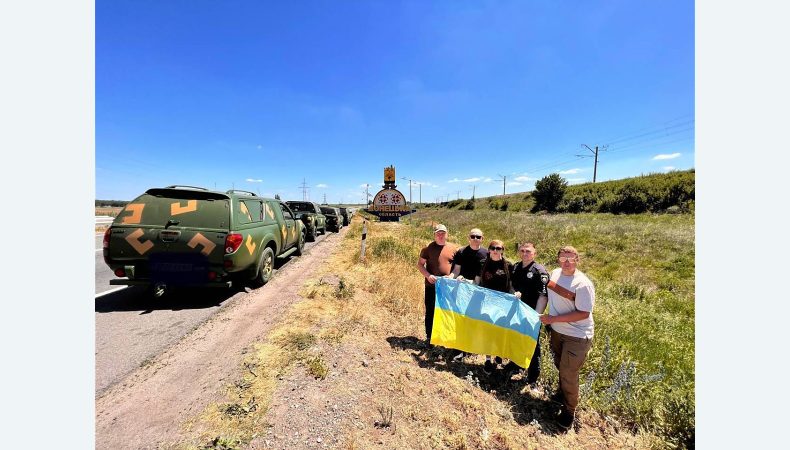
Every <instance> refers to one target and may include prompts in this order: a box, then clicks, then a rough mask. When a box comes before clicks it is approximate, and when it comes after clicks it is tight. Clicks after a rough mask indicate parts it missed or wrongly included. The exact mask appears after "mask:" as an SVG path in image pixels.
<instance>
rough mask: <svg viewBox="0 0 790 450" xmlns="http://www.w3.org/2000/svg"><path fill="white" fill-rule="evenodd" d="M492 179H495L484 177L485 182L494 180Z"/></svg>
mask: <svg viewBox="0 0 790 450" xmlns="http://www.w3.org/2000/svg"><path fill="white" fill-rule="evenodd" d="M492 181H494V179H493V178H491V177H485V178H483V183H490V182H492Z"/></svg>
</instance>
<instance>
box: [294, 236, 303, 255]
mask: <svg viewBox="0 0 790 450" xmlns="http://www.w3.org/2000/svg"><path fill="white" fill-rule="evenodd" d="M303 250H304V231H303V232H301V233H299V240H298V241H296V251H295V252H294V255H296V256H302V251H303Z"/></svg>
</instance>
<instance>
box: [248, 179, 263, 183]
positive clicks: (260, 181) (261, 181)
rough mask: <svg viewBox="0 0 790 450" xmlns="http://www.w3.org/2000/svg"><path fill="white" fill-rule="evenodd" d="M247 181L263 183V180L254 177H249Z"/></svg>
mask: <svg viewBox="0 0 790 450" xmlns="http://www.w3.org/2000/svg"><path fill="white" fill-rule="evenodd" d="M247 181H249V182H250V183H263V180H253V179H252V178H247Z"/></svg>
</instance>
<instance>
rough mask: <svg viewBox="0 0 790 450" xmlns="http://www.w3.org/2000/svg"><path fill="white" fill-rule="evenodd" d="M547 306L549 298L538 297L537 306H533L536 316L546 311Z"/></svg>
mask: <svg viewBox="0 0 790 450" xmlns="http://www.w3.org/2000/svg"><path fill="white" fill-rule="evenodd" d="M548 304H549V298H548V297H546V296H545V295H541V296H540V297H538V304H537V305H535V311H536V312H537V313H538V314H543V311H546V305H548Z"/></svg>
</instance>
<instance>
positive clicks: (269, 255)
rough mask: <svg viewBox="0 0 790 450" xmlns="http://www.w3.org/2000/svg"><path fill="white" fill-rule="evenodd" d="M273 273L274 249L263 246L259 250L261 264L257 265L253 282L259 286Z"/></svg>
mask: <svg viewBox="0 0 790 450" xmlns="http://www.w3.org/2000/svg"><path fill="white" fill-rule="evenodd" d="M273 273H274V250H272V248H271V247H265V248H264V249H263V251H262V252H261V264H260V266H259V267H258V273H257V274H255V278H253V280H252V281H253V282H254V284H255V285H256V286H258V287H261V286H263V285H264V284H266V283H268V282H269V280H271V279H272V274H273Z"/></svg>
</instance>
